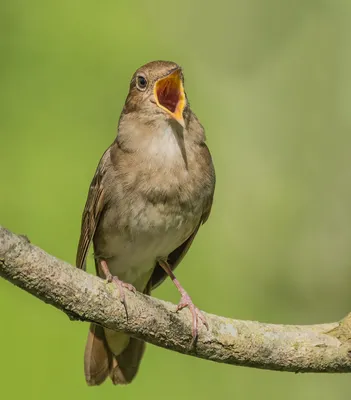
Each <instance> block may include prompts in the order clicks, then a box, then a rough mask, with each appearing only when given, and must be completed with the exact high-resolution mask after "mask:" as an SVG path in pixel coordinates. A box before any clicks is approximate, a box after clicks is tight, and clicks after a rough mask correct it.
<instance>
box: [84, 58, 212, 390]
mask: <svg viewBox="0 0 351 400" xmlns="http://www.w3.org/2000/svg"><path fill="white" fill-rule="evenodd" d="M205 141H206V138H205V133H204V128H203V126H202V125H201V123H200V122H199V120H198V118H197V117H196V115H195V114H194V113H193V112H192V110H191V108H190V105H189V101H188V98H187V94H186V92H185V89H184V75H183V70H182V68H181V67H180V66H179V65H178V64H176V63H174V62H171V61H152V62H149V63H147V64H145V65H143V66H141V67H140V68H138V69H137V71H136V72H135V73H134V74H133V76H132V79H131V81H130V88H129V93H128V95H127V98H126V101H125V105H124V107H123V109H122V112H121V115H120V118H119V122H118V128H117V135H116V138H115V139H114V141H113V142H112V144H111V145H110V146H109V147H108V148H107V150H106V151H105V152H104V154H103V155H102V157H101V159H100V161H99V163H98V166H97V169H96V172H95V175H94V177H93V179H92V182H91V185H90V188H89V191H88V196H87V200H86V204H85V207H84V210H83V214H82V222H81V233H80V238H79V243H78V249H77V257H76V266H77V267H78V268H81V269H84V270H86V262H87V253H88V251H89V248H90V245H91V243H92V245H93V254H94V261H95V269H96V273H97V275H98V276H99V277H101V278H104V279H107V281H108V282H112V283H113V284H115V286H116V287H117V288H118V290H119V294H120V299H121V301H122V303H123V304H124V306H125V307H126V301H125V290H128V291H132V292H135V291H139V292H141V293H144V294H146V295H150V293H151V290H153V289H155V288H156V287H157V286H159V285H160V284H161V283H162V282H163V281H164V280H165V278H166V277H167V276H169V277H170V278H171V279H172V281H173V282H174V284H175V286H176V287H177V289H178V291H179V292H180V295H181V300H180V302H179V304H178V306H177V311H178V310H181V309H182V308H185V307H188V308H189V310H190V312H191V315H192V337H193V339H194V340H195V339H196V338H197V336H198V326H199V322H200V321H201V322H202V323H203V324H204V325H205V326H206V327H207V328H208V324H207V321H206V319H205V317H204V315H203V314H202V313H201V312H200V310H199V309H198V308H197V307H195V305H194V303H193V301H192V299H191V297H190V296H189V295H188V293H187V292H186V291H185V289H184V288H183V287H182V286H181V284H180V283H179V281H178V280H177V278H176V277H175V275H174V269H175V268H176V267H177V266H178V264H179V263H180V262H181V260H182V259H183V257H184V255H185V254H186V253H187V251H188V250H189V247H190V246H191V244H192V242H193V240H194V238H195V236H196V234H197V232H198V230H199V228H200V226H201V225H202V224H203V223H205V222H206V220H207V219H208V217H209V215H210V211H211V206H212V202H213V196H214V189H215V170H214V166H213V161H212V157H211V154H210V151H209V149H208V147H207V145H206V144H205ZM126 311H127V309H126ZM144 350H145V342H143V341H141V340H138V339H136V338H132V337H130V336H129V335H127V334H125V333H121V332H115V331H112V330H110V329H107V328H103V327H101V326H99V325H97V324H94V323H91V325H90V329H89V333H88V339H87V343H86V347H85V352H84V374H85V380H86V382H87V384H88V385H89V386H94V385H100V384H101V383H103V382H104V381H105V380H106V379H107V378H108V377H110V379H111V380H112V383H113V384H115V385H118V384H128V383H130V382H131V381H132V380H133V379H134V377H135V375H136V374H137V372H138V369H139V364H140V361H141V359H142V356H143V353H144Z"/></svg>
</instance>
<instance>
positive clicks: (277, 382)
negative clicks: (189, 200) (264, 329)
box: [0, 0, 351, 400]
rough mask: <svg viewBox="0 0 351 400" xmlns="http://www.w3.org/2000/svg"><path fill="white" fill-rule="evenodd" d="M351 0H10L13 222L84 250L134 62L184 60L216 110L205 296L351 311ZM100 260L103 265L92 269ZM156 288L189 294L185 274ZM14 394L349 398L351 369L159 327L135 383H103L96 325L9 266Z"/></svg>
mask: <svg viewBox="0 0 351 400" xmlns="http://www.w3.org/2000/svg"><path fill="white" fill-rule="evenodd" d="M350 39H351V3H350V2H347V1H338V0H333V1H331V0H330V1H327V0H325V1H323V0H320V1H318V0H295V1H291V0H284V1H283V0H264V1H263V0H246V1H244V0H242V1H239V0H237V1H223V0H217V1H216V2H214V3H213V2H207V3H205V2H201V1H200V0H198V1H194V2H188V1H186V0H179V1H177V2H165V1H153V0H150V1H147V2H146V1H140V0H137V1H133V2H127V1H124V2H123V1H102V2H96V1H84V2H83V1H80V2H74V1H73V2H72V1H68V0H61V1H59V2H48V1H44V0H32V1H30V2H29V1H17V0H13V1H2V2H1V3H0V150H1V153H0V154H1V155H0V171H1V172H0V174H1V186H0V223H1V224H2V225H4V226H6V227H7V228H9V229H11V230H13V231H15V232H17V233H23V234H27V235H28V236H29V238H30V240H31V241H32V242H33V243H35V244H36V245H38V246H40V247H42V248H43V249H45V250H46V251H48V252H49V253H52V254H54V255H56V256H57V257H60V258H62V259H64V260H67V261H69V262H71V263H73V262H74V260H75V252H76V246H77V241H78V236H79V229H80V218H81V212H82V209H83V206H84V202H85V199H86V194H87V190H88V185H89V183H90V180H91V178H92V176H93V173H94V170H95V167H96V165H97V162H98V160H99V158H100V155H101V154H102V152H103V151H104V150H105V148H106V147H107V146H108V145H109V144H110V143H111V142H112V140H113V139H114V137H115V131H116V125H117V121H118V118H119V114H120V111H121V109H122V106H123V103H124V99H125V97H126V95H127V91H128V85H129V79H130V77H131V75H132V73H133V72H134V70H135V69H136V68H138V67H139V66H140V65H142V64H144V63H146V62H148V61H151V60H154V59H166V60H173V61H176V62H178V63H179V64H181V65H182V66H183V68H184V73H185V78H186V89H187V93H188V96H189V99H190V101H191V104H192V108H193V110H194V111H195V113H196V114H197V115H198V117H199V118H200V120H201V122H202V123H203V125H204V126H205V127H206V131H207V137H208V144H209V146H210V149H211V151H212V154H213V158H214V162H215V166H216V171H217V188H216V196H215V202H214V207H213V211H212V215H211V217H210V219H209V221H208V223H207V224H206V225H205V226H204V227H203V228H202V229H201V230H200V233H199V235H198V237H197V239H196V240H195V243H194V245H193V247H192V249H191V251H190V253H189V254H188V256H187V257H186V258H185V260H184V261H183V263H182V265H181V267H180V268H179V269H178V270H177V273H178V278H179V280H180V281H181V282H182V284H183V285H184V287H185V288H186V289H187V290H188V292H189V293H190V294H191V295H192V296H193V299H194V301H195V303H196V304H197V305H198V306H199V307H200V308H201V309H204V310H206V311H207V312H211V313H215V314H219V315H224V316H231V317H235V318H241V319H254V320H261V321H267V322H276V323H292V324H294V323H319V322H329V321H336V320H339V319H341V318H342V317H344V316H345V315H346V314H347V313H348V312H349V311H351V309H350V308H351V307H350V303H351V302H350V300H351V293H350V281H351V265H350V264H351V261H350V260H351V247H350V243H351V167H350V163H351V136H350V127H351V113H350V104H351V74H350V70H351V46H350ZM90 270H92V269H90ZM154 295H155V296H157V297H160V298H162V299H166V300H169V301H172V302H174V303H176V302H178V300H179V296H178V293H177V291H176V289H175V288H174V287H173V285H172V283H171V282H170V281H166V282H165V283H164V284H163V285H162V286H161V287H160V288H159V289H157V290H156V291H155V292H154ZM0 316H1V322H0V324H1V329H0V335H1V336H0V338H1V341H0V376H1V381H0V397H1V398H21V399H22V398H23V399H47V398H49V399H53V400H54V399H77V398H84V399H93V398H94V399H96V398H97V396H99V397H100V398H105V399H108V398H123V399H136V398H141V399H153V400H157V399H165V398H167V399H183V400H185V399H195V398H197V397H199V398H203V399H212V398H213V397H216V398H218V399H222V398H240V399H258V398H259V399H287V400H288V399H312V400H313V399H327V398H333V399H347V398H349V397H350V384H351V381H350V377H349V376H347V375H316V374H298V375H296V374H293V373H278V372H270V371H261V370H255V369H247V368H239V367H233V366H229V365H221V364H215V363H211V362H208V361H203V360H199V359H195V358H191V357H187V356H183V355H180V354H177V353H174V352H170V351H167V350H163V349H159V348H156V347H154V346H151V345H149V346H148V349H147V352H146V354H145V357H144V360H143V362H142V366H141V369H140V372H139V375H138V377H137V379H136V380H135V381H134V382H133V384H132V385H130V386H128V387H114V386H112V384H111V383H110V382H107V383H106V384H104V385H103V386H101V387H98V388H88V387H87V386H86V385H85V382H84V377H83V351H84V345H85V340H86V335H87V329H88V325H87V324H84V323H78V322H70V321H69V320H68V318H67V317H66V316H65V315H64V314H63V313H61V312H59V311H57V310H56V309H54V308H52V307H50V306H48V305H45V304H44V303H42V302H40V301H39V300H37V299H35V298H34V297H33V296H30V295H29V294H27V293H25V292H22V291H20V289H18V288H16V287H14V286H12V285H11V284H10V283H8V282H5V281H4V280H1V281H0Z"/></svg>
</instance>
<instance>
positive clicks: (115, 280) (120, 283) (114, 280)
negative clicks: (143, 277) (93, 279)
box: [100, 260, 136, 313]
mask: <svg viewBox="0 0 351 400" xmlns="http://www.w3.org/2000/svg"><path fill="white" fill-rule="evenodd" d="M100 267H101V271H102V272H103V274H104V275H105V277H106V279H107V282H112V283H114V284H115V285H116V286H117V288H118V290H119V294H120V297H121V302H122V304H123V305H124V308H125V310H126V313H127V305H126V299H125V293H124V288H126V289H128V290H130V291H131V292H133V293H136V289H135V287H134V286H133V285H131V284H130V283H126V282H123V281H121V280H120V279H118V277H117V276H113V275H112V274H111V272H110V270H109V268H108V266H107V262H106V261H105V260H100Z"/></svg>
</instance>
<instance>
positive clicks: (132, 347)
mask: <svg viewBox="0 0 351 400" xmlns="http://www.w3.org/2000/svg"><path fill="white" fill-rule="evenodd" d="M144 351H145V342H143V341H142V340H138V339H134V338H130V340H129V344H128V346H127V347H126V349H125V350H123V352H122V353H121V354H120V355H118V356H116V357H113V360H112V368H111V371H110V378H111V380H112V382H113V383H114V385H118V384H120V385H125V384H127V383H130V382H131V381H132V380H133V379H134V377H135V375H136V374H137V372H138V369H139V365H140V361H141V358H142V356H143V354H144Z"/></svg>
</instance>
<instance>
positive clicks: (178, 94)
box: [154, 69, 186, 127]
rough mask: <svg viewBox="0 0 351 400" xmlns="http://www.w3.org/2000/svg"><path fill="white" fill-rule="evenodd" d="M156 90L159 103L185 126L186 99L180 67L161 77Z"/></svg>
mask: <svg viewBox="0 0 351 400" xmlns="http://www.w3.org/2000/svg"><path fill="white" fill-rule="evenodd" d="M154 92H155V98H156V103H157V105H158V106H159V107H161V108H162V109H163V110H165V111H167V112H168V113H169V114H170V115H171V116H172V117H173V118H174V119H175V120H177V121H178V122H179V123H180V124H181V125H182V126H183V127H184V119H183V110H184V107H185V103H186V100H185V93H184V88H183V81H182V77H181V72H180V69H177V70H176V71H174V72H172V73H171V74H169V75H168V76H166V77H165V78H161V79H159V80H158V81H157V82H156V84H155V89H154Z"/></svg>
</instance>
